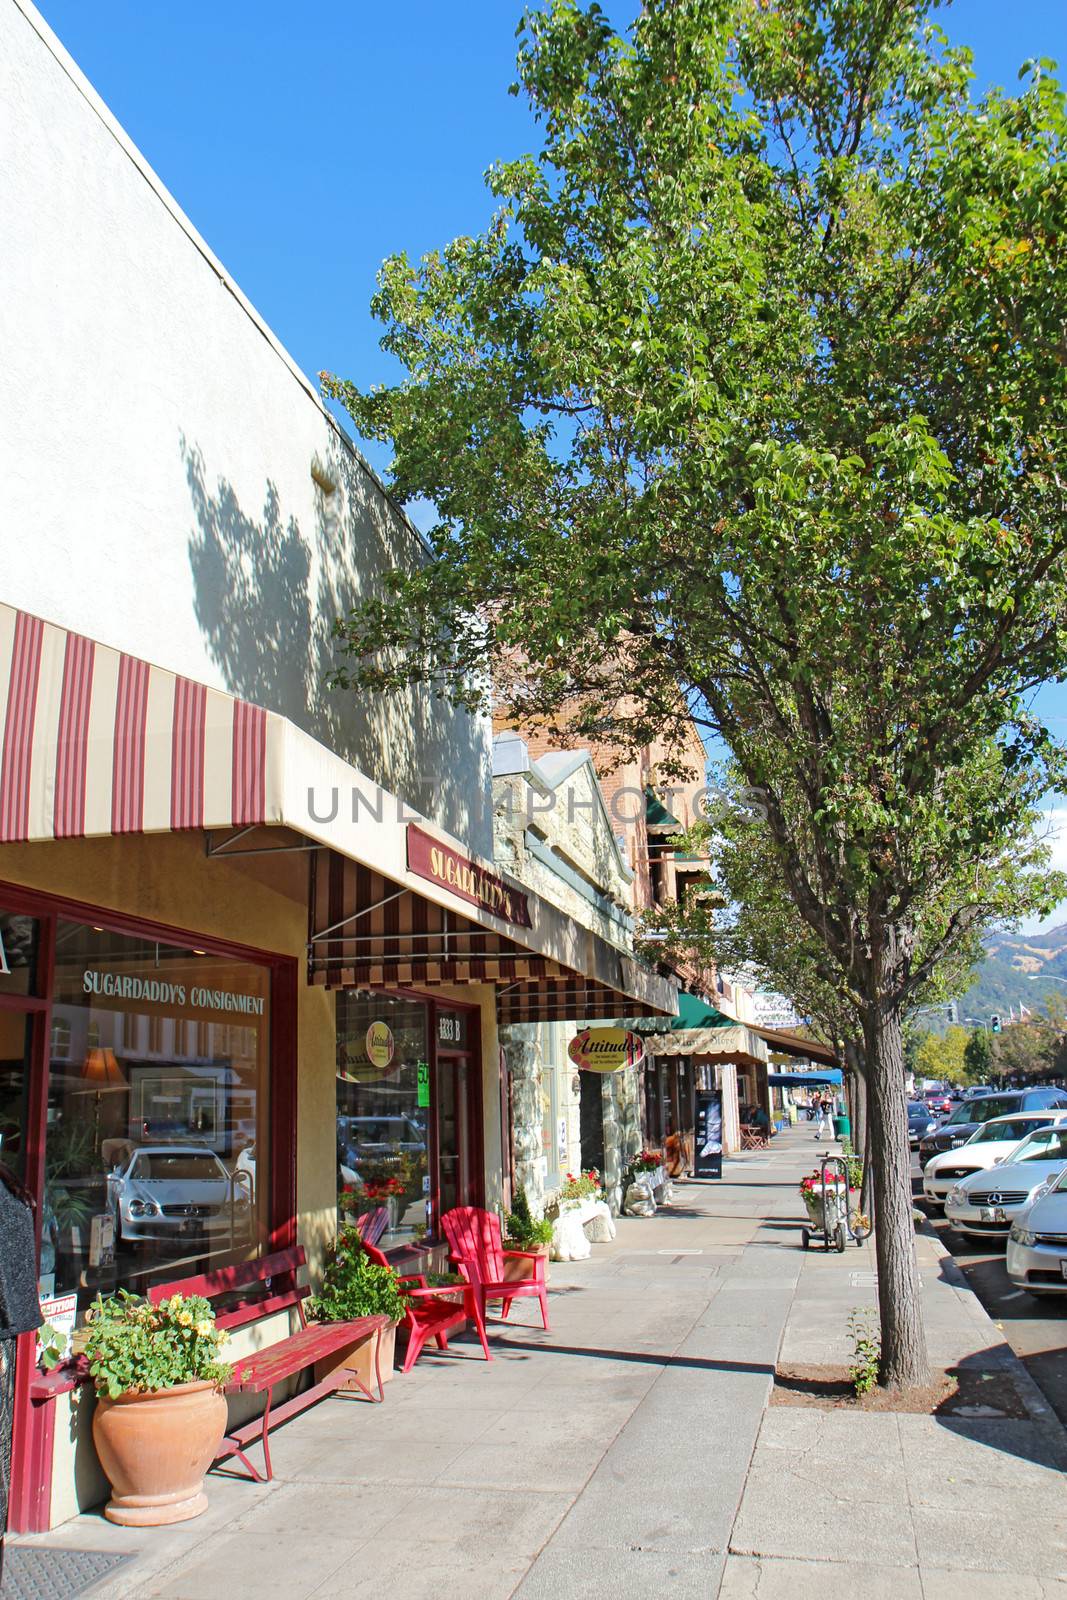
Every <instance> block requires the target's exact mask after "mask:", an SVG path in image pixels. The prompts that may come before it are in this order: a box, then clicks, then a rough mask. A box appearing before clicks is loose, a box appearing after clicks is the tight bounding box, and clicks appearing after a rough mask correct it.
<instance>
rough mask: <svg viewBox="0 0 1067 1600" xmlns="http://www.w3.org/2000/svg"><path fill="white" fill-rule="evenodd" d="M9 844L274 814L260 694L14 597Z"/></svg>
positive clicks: (6, 610)
mask: <svg viewBox="0 0 1067 1600" xmlns="http://www.w3.org/2000/svg"><path fill="white" fill-rule="evenodd" d="M0 690H2V691H4V692H5V693H4V700H3V701H0V729H2V742H0V844H17V843H21V842H23V841H27V840H32V839H71V838H88V837H93V836H98V835H102V834H122V833H155V832H163V831H168V830H170V829H176V828H231V827H241V826H247V825H251V824H258V823H266V822H269V821H272V820H281V819H280V818H272V817H271V814H270V810H269V806H268V801H267V793H268V787H269V785H268V731H269V726H270V723H271V722H272V721H275V722H280V721H282V719H281V718H277V717H273V718H272V715H271V713H270V712H267V711H264V710H262V709H261V707H259V706H253V705H249V704H248V702H247V701H244V700H237V699H235V698H234V697H233V696H232V695H228V694H223V693H222V692H221V691H219V690H217V689H209V688H208V687H207V686H206V685H205V684H202V683H194V682H193V681H192V680H190V679H189V678H183V677H180V676H179V675H178V674H177V673H174V672H168V671H166V670H165V669H164V668H163V667H155V666H150V665H149V663H148V662H147V661H141V660H140V659H138V658H137V657H136V656H130V655H126V654H124V653H123V652H122V651H119V650H112V649H110V648H109V647H108V646H106V645H101V644H97V643H96V642H95V641H94V640H92V639H87V638H85V637H83V636H82V635H81V634H77V633H69V632H68V631H67V630H66V629H65V628H59V627H55V626H54V625H53V624H51V623H48V622H43V621H42V620H41V619H40V618H39V617H33V616H30V615H28V614H27V613H26V612H24V611H15V610H13V609H12V608H11V607H10V606H6V605H0Z"/></svg>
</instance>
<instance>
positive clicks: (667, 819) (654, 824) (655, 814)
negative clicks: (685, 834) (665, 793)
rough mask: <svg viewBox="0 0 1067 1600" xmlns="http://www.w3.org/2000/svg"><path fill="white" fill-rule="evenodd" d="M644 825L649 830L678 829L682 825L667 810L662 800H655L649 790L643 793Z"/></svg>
mask: <svg viewBox="0 0 1067 1600" xmlns="http://www.w3.org/2000/svg"><path fill="white" fill-rule="evenodd" d="M645 823H646V825H647V826H648V827H650V828H678V829H679V830H681V826H682V824H681V823H680V822H679V821H678V818H677V817H676V816H673V815H672V814H671V812H669V811H668V810H667V807H666V806H665V805H664V804H663V801H662V800H657V799H656V796H655V795H654V794H653V793H652V790H651V789H648V790H646V791H645Z"/></svg>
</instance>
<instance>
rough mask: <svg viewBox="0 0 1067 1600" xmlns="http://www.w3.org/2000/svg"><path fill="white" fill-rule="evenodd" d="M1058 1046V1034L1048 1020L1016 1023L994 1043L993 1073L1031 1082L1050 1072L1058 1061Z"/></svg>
mask: <svg viewBox="0 0 1067 1600" xmlns="http://www.w3.org/2000/svg"><path fill="white" fill-rule="evenodd" d="M1059 1042H1060V1039H1059V1034H1058V1033H1057V1031H1056V1029H1055V1027H1054V1026H1053V1025H1052V1023H1051V1022H1050V1021H1049V1019H1048V1018H1047V1017H1040V1016H1037V1017H1032V1018H1031V1019H1030V1021H1029V1022H1013V1023H1011V1024H1010V1025H1009V1026H1008V1027H1006V1028H1005V1029H1004V1031H1003V1033H999V1034H997V1035H996V1037H995V1038H994V1040H993V1071H994V1072H996V1073H998V1074H1000V1075H1001V1076H1002V1077H1010V1078H1031V1077H1035V1076H1037V1075H1038V1074H1039V1073H1042V1072H1048V1071H1049V1070H1050V1069H1051V1067H1052V1066H1053V1064H1054V1062H1055V1060H1056V1057H1057V1053H1058V1050H1059Z"/></svg>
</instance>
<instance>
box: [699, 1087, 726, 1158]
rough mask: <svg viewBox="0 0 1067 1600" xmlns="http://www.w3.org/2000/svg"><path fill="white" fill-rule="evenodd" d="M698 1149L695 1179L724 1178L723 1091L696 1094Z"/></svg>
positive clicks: (702, 1090) (711, 1090) (703, 1090)
mask: <svg viewBox="0 0 1067 1600" xmlns="http://www.w3.org/2000/svg"><path fill="white" fill-rule="evenodd" d="M696 1113H697V1115H696V1125H697V1127H696V1134H697V1136H696V1147H695V1155H694V1159H693V1176H694V1178H721V1177H722V1090H721V1089H698V1090H697V1093H696Z"/></svg>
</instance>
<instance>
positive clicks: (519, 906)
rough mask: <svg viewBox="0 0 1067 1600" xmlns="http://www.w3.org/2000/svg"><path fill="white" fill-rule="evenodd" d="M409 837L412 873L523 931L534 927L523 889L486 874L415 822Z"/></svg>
mask: <svg viewBox="0 0 1067 1600" xmlns="http://www.w3.org/2000/svg"><path fill="white" fill-rule="evenodd" d="M407 837H408V871H409V872H414V873H415V874H416V876H417V877H420V878H428V879H429V881H430V882H431V883H439V884H440V885H441V886H442V888H445V889H450V890H451V891H452V893H453V894H455V895H458V896H459V898H460V899H461V900H466V901H468V902H469V903H470V904H471V905H472V906H478V907H479V908H480V909H481V910H483V911H490V912H492V914H493V916H494V917H499V918H500V919H501V920H502V921H503V922H512V923H514V924H515V925H516V926H517V927H520V928H529V927H531V926H532V924H531V922H530V903H529V901H528V899H527V897H526V895H524V894H523V893H522V891H521V890H520V889H513V888H512V887H511V885H510V884H507V883H505V882H504V880H503V878H498V877H497V876H496V875H495V873H492V872H486V870H485V868H484V867H481V866H479V865H478V863H477V861H472V860H471V858H470V856H465V855H461V854H460V852H459V851H458V850H453V849H451V848H450V846H448V845H446V844H442V843H441V841H440V840H439V839H434V838H431V836H430V835H429V834H428V833H424V832H423V830H422V829H421V828H417V827H416V826H415V824H414V823H409V824H408V835H407Z"/></svg>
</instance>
